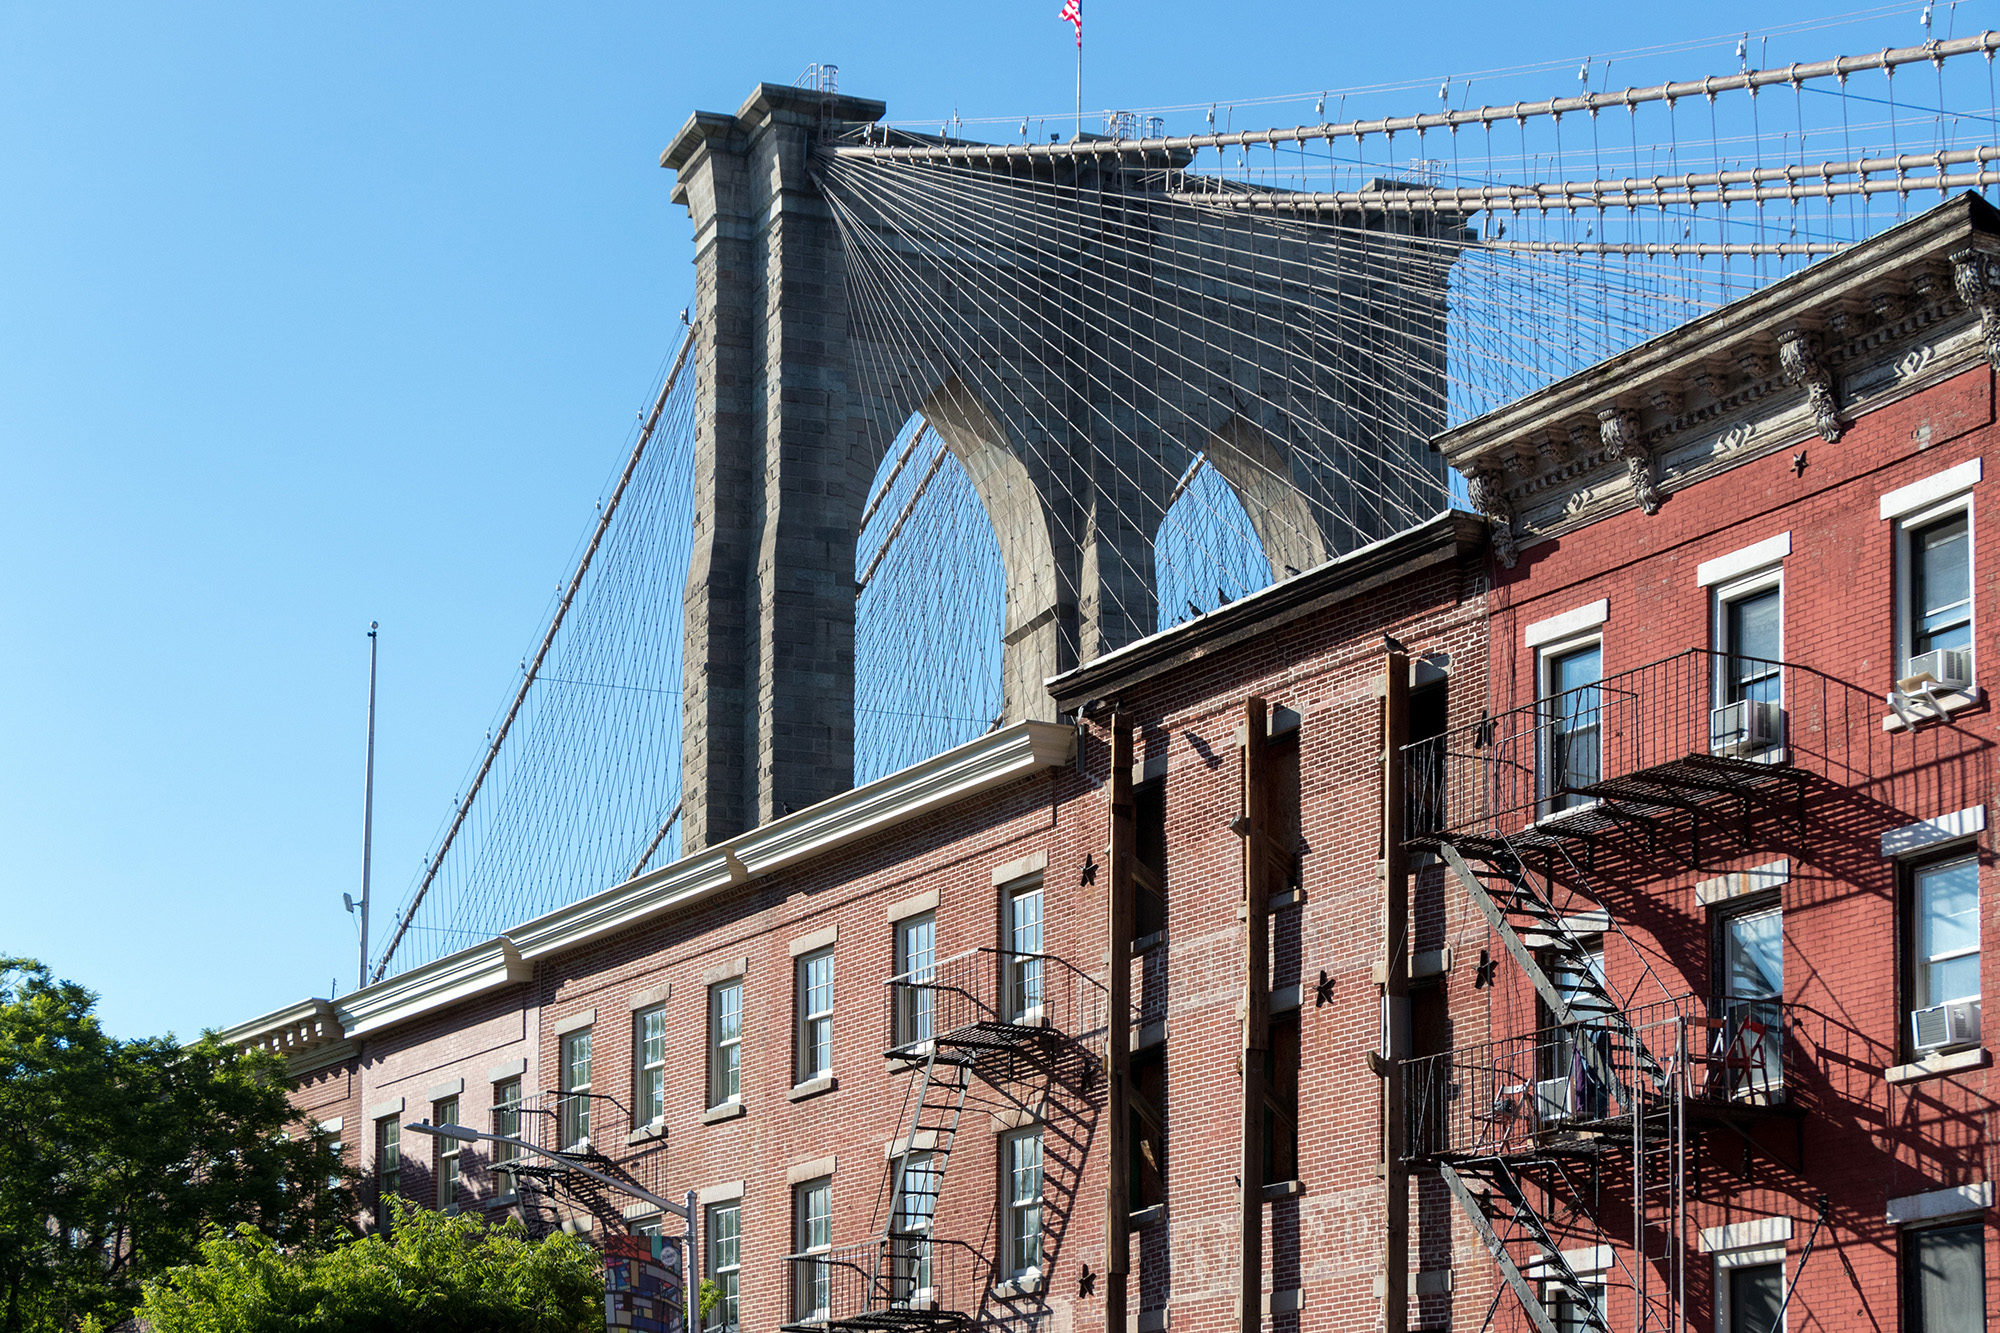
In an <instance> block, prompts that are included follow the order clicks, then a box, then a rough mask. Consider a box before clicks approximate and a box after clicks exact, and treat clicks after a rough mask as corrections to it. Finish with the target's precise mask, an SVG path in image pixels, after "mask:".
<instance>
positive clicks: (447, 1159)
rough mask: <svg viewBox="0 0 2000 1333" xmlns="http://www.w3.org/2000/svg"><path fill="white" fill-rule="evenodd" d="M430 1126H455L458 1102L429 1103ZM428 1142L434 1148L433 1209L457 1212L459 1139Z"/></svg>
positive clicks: (440, 1137) (447, 1099) (445, 1099)
mask: <svg viewBox="0 0 2000 1333" xmlns="http://www.w3.org/2000/svg"><path fill="white" fill-rule="evenodd" d="M431 1123H432V1124H433V1125H455V1124H457V1123H458V1098H456V1097H440V1098H438V1099H437V1100H436V1101H434V1102H432V1103H431ZM432 1142H434V1143H435V1144H436V1145H437V1167H436V1178H435V1179H434V1180H433V1182H432V1184H433V1185H434V1186H435V1189H436V1193H437V1207H438V1211H439V1212H441V1213H455V1212H457V1211H458V1196H459V1188H460V1176H459V1155H458V1154H459V1150H460V1149H462V1148H463V1147H464V1146H465V1141H464V1140H463V1139H451V1138H446V1137H445V1136H444V1135H442V1134H439V1135H436V1136H434V1137H433V1139H432Z"/></svg>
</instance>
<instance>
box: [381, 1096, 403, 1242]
mask: <svg viewBox="0 0 2000 1333" xmlns="http://www.w3.org/2000/svg"><path fill="white" fill-rule="evenodd" d="M402 1189H403V1126H402V1125H401V1124H400V1123H399V1122H398V1121H397V1119H396V1117H395V1116H392V1115H388V1116H383V1117H382V1118H381V1119H380V1120H377V1121H376V1122H375V1225H376V1226H378V1227H387V1226H388V1225H389V1200H390V1198H391V1197H392V1196H394V1195H396V1194H400V1193H401V1192H402Z"/></svg>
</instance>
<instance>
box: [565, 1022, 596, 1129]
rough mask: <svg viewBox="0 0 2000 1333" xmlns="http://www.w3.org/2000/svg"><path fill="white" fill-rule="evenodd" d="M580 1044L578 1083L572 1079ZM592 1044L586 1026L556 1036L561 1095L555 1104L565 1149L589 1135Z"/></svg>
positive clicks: (593, 1071) (592, 1072)
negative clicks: (581, 1070)
mask: <svg viewBox="0 0 2000 1333" xmlns="http://www.w3.org/2000/svg"><path fill="white" fill-rule="evenodd" d="M579 1044H581V1045H582V1046H583V1048H584V1054H583V1065H584V1078H583V1081H582V1082H580V1083H579V1082H576V1081H575V1078H574V1074H575V1065H576V1055H575V1051H576V1048H577V1046H578V1045H579ZM595 1045H596V1044H595V1042H594V1041H593V1040H592V1038H591V1029H590V1028H587V1027H583V1028H578V1029H576V1030H575V1031H574V1032H565V1033H563V1034H562V1036H560V1037H558V1038H556V1085H557V1088H558V1090H559V1095H560V1098H561V1100H560V1101H559V1102H558V1103H557V1117H556V1120H557V1125H558V1129H559V1133H558V1135H557V1137H558V1138H560V1139H562V1140H563V1142H562V1145H561V1146H562V1147H563V1148H564V1149H565V1150H567V1149H570V1148H574V1147H575V1146H577V1145H578V1144H579V1143H582V1142H583V1141H584V1140H585V1139H588V1138H589V1137H590V1095H589V1094H590V1089H591V1084H592V1082H593V1080H594V1078H595V1074H596V1071H595V1070H594V1069H592V1068H591V1061H592V1058H593V1057H594V1056H595V1054H596V1050H595Z"/></svg>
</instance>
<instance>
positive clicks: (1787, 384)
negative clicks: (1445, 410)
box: [1432, 194, 2000, 566]
mask: <svg viewBox="0 0 2000 1333" xmlns="http://www.w3.org/2000/svg"><path fill="white" fill-rule="evenodd" d="M1981 359H1985V360H1988V361H1990V362H1992V363H1993V364H1995V365H1996V366H2000V212H1996V211H1995V210H1994V209H1993V208H1992V206H1990V205H1988V204H1987V203H1986V202H1985V201H1984V200H1982V199H1980V198H1979V197H1978V196H1977V195H1972V194H1966V195H1962V196H1960V197H1958V198H1956V199H1952V200H1949V201H1947V202H1946V203H1943V204H1940V205H1939V206H1938V207H1936V208H1934V209H1931V210H1930V211H1929V212H1927V213H1924V214H1922V215H1920V216H1918V217H1916V218H1913V219H1911V220H1910V221H1908V222H1905V223H1903V224H1901V225H1900V226H1897V227H1893V228H1891V229H1890V230H1888V231H1886V232H1884V233H1882V234H1881V235H1880V236H1876V237H1874V238H1872V239H1870V240H1867V241H1864V242H1862V243H1860V244H1858V245H1855V246H1853V247H1851V248H1849V249H1848V250H1845V251H1843V252H1841V253H1840V254H1838V255H1836V256H1833V257H1831V258H1829V259H1825V260H1822V261H1820V262H1819V263H1817V264H1814V265H1813V266H1811V267H1810V268H1807V269H1805V270H1803V271H1802V272H1799V273H1797V274H1794V275H1793V276H1791V277H1789V278H1786V279H1785V280H1783V281H1782V282H1777V283H1773V284H1772V285H1771V286H1769V287H1767V288H1765V289H1764V290H1762V291H1759V292H1754V293H1752V294H1751V295H1749V296H1746V297H1744V298H1743V299H1741V300H1739V301H1736V302H1733V303H1731V304H1730V305H1727V306H1724V307H1722V308H1721V309H1719V310H1716V311H1713V312H1711V313H1710V314H1707V315H1704V316H1702V317H1701V318H1700V319H1696V320H1691V321H1689V322H1688V323H1686V324H1683V325H1681V326H1679V327H1678V328H1675V329H1673V330H1671V331H1669V332H1667V333H1664V334H1661V335H1660V336H1658V337H1656V338H1652V339H1650V340H1648V341H1646V342H1644V343H1641V344H1639V345H1638V346H1637V347H1634V348H1631V349H1629V350H1627V351H1625V352H1621V353H1619V354H1618V355H1617V356H1613V357H1609V358H1607V359H1606V360H1604V361H1601V362H1599V363H1598V364H1597V365H1594V366H1591V367H1589V368H1588V369H1585V370H1582V371H1579V372H1577V373H1576V374H1574V375H1571V376H1569V377H1567V378H1565V379H1562V380H1559V381H1557V382H1556V383H1554V384H1552V385H1549V386H1548V387H1547V388H1545V389H1542V390H1540V391H1539V392H1536V393H1533V394H1529V395H1527V396H1526V397H1524V398H1521V399H1518V400H1516V401H1515V402H1513V403H1510V404H1508V405H1507V406H1506V407H1503V408H1499V409H1497V410H1495V411H1493V412H1489V413H1487V414H1486V415H1485V416H1482V417H1479V418H1476V419H1474V420H1473V421H1469V422H1467V423H1465V424H1464V425H1462V426H1458V427H1454V428H1453V429H1452V430H1449V431H1446V432H1445V433H1444V434H1442V435H1440V436H1438V437H1437V438H1436V439H1435V440H1434V441H1433V442H1432V446H1433V447H1434V448H1436V449H1439V450H1441V451H1442V452H1443V453H1444V455H1445V460H1446V462H1448V463H1449V464H1451V466H1452V467H1454V468H1456V469H1457V470H1458V471H1459V472H1460V473H1461V474H1463V475H1464V476H1465V477H1466V478H1467V481H1468V488H1469V493H1470V496H1471V498H1472V500H1473V503H1474V507H1475V508H1477V509H1479V510H1480V511H1481V512H1482V513H1484V514H1485V515H1486V516H1487V517H1488V519H1489V520H1490V521H1491V522H1492V523H1493V524H1494V525H1495V541H1494V547H1495V553H1496V554H1497V555H1499V556H1500V558H1501V561H1502V563H1503V564H1506V565H1508V566H1511V565H1512V564H1513V563H1514V557H1515V554H1516V549H1517V548H1518V547H1519V546H1522V545H1526V544H1528V543H1531V542H1535V541H1539V540H1543V539H1546V538H1548V537H1552V536H1557V535H1560V534H1561V533H1564V532H1568V531H1573V530H1574V529H1576V528H1578V527H1581V526H1583V525H1585V524H1587V523H1592V522H1595V521H1597V520H1598V519H1600V518H1604V517H1608V516H1609V515H1611V514H1614V513H1618V512H1621V511H1623V510H1626V509H1629V508H1632V507H1634V506H1636V507H1638V508H1640V509H1642V510H1643V511H1644V512H1646V513H1648V514H1650V513H1653V512H1655V511H1657V510H1658V508H1659V506H1660V504H1661V501H1662V499H1663V497H1665V496H1667V495H1670V494H1672V493H1673V492H1674V491H1676V490H1680V489H1683V488H1684V487H1686V486H1688V485H1691V484H1693V483H1694V482H1696V481H1700V480H1703V479H1705V478H1706V477H1709V476H1712V475H1714V474H1715V473H1717V472H1719V471H1723V470H1726V469H1728V468H1730V467H1734V466H1737V465H1738V464H1741V463H1744V462H1747V461H1749V460H1751V459H1754V458H1761V457H1764V456H1766V455H1768V454H1770V453H1772V452H1774V451H1775V450H1778V449H1781V448H1784V447H1786V446H1789V445H1796V444H1799V443H1801V442H1803V441H1806V440H1810V439H1812V438H1814V437H1815V436H1817V437H1819V438H1821V439H1824V440H1825V441H1827V442H1828V443H1829V444H1831V443H1834V442H1837V441H1838V440H1839V439H1840V438H1841V435H1842V434H1843V433H1844V432H1845V430H1846V428H1847V427H1848V425H1849V424H1851V422H1852V421H1853V420H1854V418H1855V417H1856V416H1858V415H1861V414H1863V413H1866V412H1868V411H1872V410H1874V409H1875V408H1877V407H1880V406H1882V405H1883V404H1885V403H1887V402H1892V401H1895V400H1897V399H1899V398H1902V397H1905V396H1907V395H1908V394H1910V393H1912V392H1915V391H1916V390H1917V389H1920V388H1924V387H1928V386H1929V385H1930V384H1933V383H1936V382H1939V381H1941V380H1943V379H1946V378H1949V377H1950V376H1951V375H1954V374H1957V373H1959V372H1960V371H1963V370H1966V369H1969V368H1971V367H1972V366H1973V365H1975V364H1977V363H1978V362H1979V361H1980V360H1981ZM1621 465H1622V466H1621ZM1620 471H1622V472H1623V474H1624V475H1623V476H1619V475H1618V473H1619V472H1620Z"/></svg>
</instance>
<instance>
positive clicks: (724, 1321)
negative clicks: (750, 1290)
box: [708, 1202, 743, 1333]
mask: <svg viewBox="0 0 2000 1333" xmlns="http://www.w3.org/2000/svg"><path fill="white" fill-rule="evenodd" d="M742 1235H743V1205H742V1204H741V1203H733V1202H732V1203H712V1204H710V1205H709V1206H708V1280H709V1281H711V1282H713V1283H714V1284H715V1290H716V1302H715V1306H714V1308H712V1309H711V1310H710V1311H709V1312H708V1333H737V1328H738V1320H739V1319H740V1315H739V1313H738V1310H739V1305H738V1301H739V1299H740V1293H741V1287H740V1284H739V1275H740V1273H741V1271H742V1267H743V1248H742V1247H743V1239H742Z"/></svg>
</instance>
